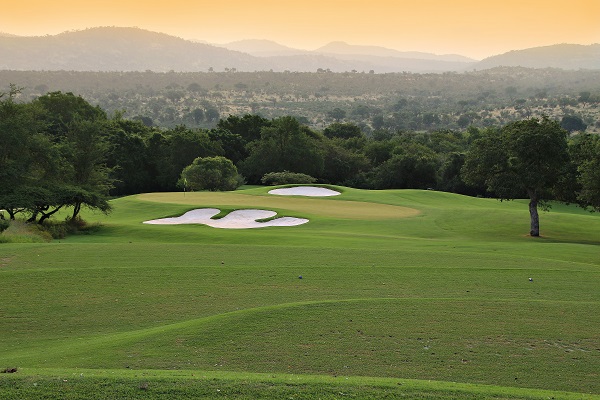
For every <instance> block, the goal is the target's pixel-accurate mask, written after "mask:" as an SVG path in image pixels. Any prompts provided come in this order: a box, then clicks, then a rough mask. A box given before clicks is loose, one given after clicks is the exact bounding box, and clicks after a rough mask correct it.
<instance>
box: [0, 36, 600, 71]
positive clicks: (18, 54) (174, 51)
mask: <svg viewBox="0 0 600 400" xmlns="http://www.w3.org/2000/svg"><path fill="white" fill-rule="evenodd" d="M223 46H227V47H228V48H224V47H218V46H215V45H209V44H206V43H201V42H199V41H189V40H184V39H181V38H178V37H175V36H170V35H166V34H163V33H157V32H151V31H147V30H143V29H138V28H117V27H101V28H90V29H86V30H82V31H71V32H64V33H61V34H58V35H54V36H50V35H46V36H36V37H25V36H14V35H9V34H0V70H32V71H36V70H38V71H39V70H46V71H55V70H67V71H145V70H151V71H155V72H167V71H177V72H195V71H208V70H210V69H211V68H212V69H213V70H214V71H223V70H232V69H235V70H237V71H249V72H252V71H268V70H273V71H286V70H287V71H298V72H316V71H317V70H330V71H332V72H350V71H356V72H367V71H371V70H373V71H375V72H377V73H387V72H417V73H425V72H446V71H459V72H460V71H465V70H468V69H473V68H477V69H486V68H492V67H496V66H503V65H504V66H509V65H522V66H524V67H533V68H547V67H556V68H566V69H578V68H594V69H600V45H592V46H578V45H557V46H550V47H546V48H536V49H529V50H521V51H515V52H510V53H506V54H503V55H499V56H495V57H490V58H487V59H485V60H483V61H481V62H479V63H477V62H475V61H474V60H472V59H469V58H467V57H463V56H459V55H435V54H431V53H419V52H401V51H397V50H392V49H386V48H384V47H377V46H354V45H349V44H347V43H344V42H333V43H330V44H328V45H326V46H324V47H321V48H319V49H317V50H315V51H306V50H298V49H293V48H290V47H287V46H283V45H281V44H278V43H276V42H272V41H268V40H243V41H239V42H233V43H229V44H226V45H223Z"/></svg>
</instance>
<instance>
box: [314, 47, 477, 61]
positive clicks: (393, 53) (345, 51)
mask: <svg viewBox="0 0 600 400" xmlns="http://www.w3.org/2000/svg"><path fill="white" fill-rule="evenodd" d="M315 53H321V54H328V55H345V56H350V55H363V56H376V57H396V58H410V59H416V60H436V61H448V62H463V63H470V62H475V61H477V60H474V59H472V58H468V57H464V56H461V55H458V54H446V55H437V54H432V53H422V52H418V51H398V50H393V49H388V48H385V47H379V46H357V45H351V44H348V43H346V42H331V43H329V44H327V45H325V46H323V47H320V48H318V49H316V50H315Z"/></svg>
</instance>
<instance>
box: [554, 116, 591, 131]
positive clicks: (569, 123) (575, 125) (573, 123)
mask: <svg viewBox="0 0 600 400" xmlns="http://www.w3.org/2000/svg"><path fill="white" fill-rule="evenodd" d="M560 126H561V127H562V128H563V129H566V130H567V131H569V132H575V131H579V132H583V131H585V129H586V128H587V125H586V124H585V122H583V120H582V119H581V118H580V117H578V116H576V115H565V116H564V117H562V119H561V120H560Z"/></svg>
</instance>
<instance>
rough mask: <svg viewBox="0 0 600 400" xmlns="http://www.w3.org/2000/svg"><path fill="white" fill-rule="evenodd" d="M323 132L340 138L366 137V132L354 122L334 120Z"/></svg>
mask: <svg viewBox="0 0 600 400" xmlns="http://www.w3.org/2000/svg"><path fill="white" fill-rule="evenodd" d="M323 134H324V135H325V136H326V137H328V138H330V139H332V138H340V139H352V138H362V137H364V136H365V135H364V133H362V131H361V130H360V127H358V126H357V125H355V124H352V123H339V122H334V123H333V124H331V125H329V126H328V127H327V128H325V129H323Z"/></svg>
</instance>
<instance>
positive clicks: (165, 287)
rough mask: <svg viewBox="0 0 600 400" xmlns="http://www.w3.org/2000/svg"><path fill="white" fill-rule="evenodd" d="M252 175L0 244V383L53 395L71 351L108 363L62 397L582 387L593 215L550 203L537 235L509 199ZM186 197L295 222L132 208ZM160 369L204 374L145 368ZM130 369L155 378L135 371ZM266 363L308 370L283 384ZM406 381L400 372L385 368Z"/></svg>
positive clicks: (596, 258)
mask: <svg viewBox="0 0 600 400" xmlns="http://www.w3.org/2000/svg"><path fill="white" fill-rule="evenodd" d="M269 189H270V188H256V187H253V188H249V189H246V190H242V191H237V192H230V193H187V194H186V195H185V197H184V196H183V193H156V194H144V195H138V196H131V197H126V198H121V199H117V200H114V201H113V207H114V212H113V214H112V215H110V216H108V217H106V216H103V215H101V214H98V215H96V214H86V215H85V219H86V220H88V221H90V222H101V223H102V227H101V228H100V229H99V230H98V231H96V232H95V233H93V234H90V235H76V236H70V237H68V238H67V239H64V240H60V241H53V242H51V243H4V244H1V245H0V281H1V282H2V290H1V291H0V304H2V307H0V317H1V320H0V331H1V332H3V334H2V335H1V336H0V362H3V363H4V366H3V365H0V367H2V368H5V367H13V366H14V367H18V368H20V371H19V372H18V373H17V374H6V375H5V374H1V375H0V386H1V387H2V390H0V393H13V394H14V393H19V391H21V393H31V397H36V396H37V395H36V393H40V390H39V387H40V386H43V387H44V388H46V389H47V390H48V393H52V392H53V390H55V391H56V390H59V389H60V387H62V386H61V385H63V384H62V383H60V380H57V378H59V377H60V376H63V375H65V374H66V375H68V374H69V373H75V371H79V370H80V369H86V371H91V372H86V376H89V375H93V374H94V373H96V372H97V371H102V370H109V371H111V373H107V374H104V375H96V376H95V377H94V378H92V377H90V379H85V380H79V379H78V380H75V381H73V380H69V385H73V386H69V387H70V388H71V389H69V393H71V394H72V396H71V397H72V398H86V396H85V395H84V394H85V393H88V394H89V393H96V392H97V391H98V387H102V388H105V390H106V391H107V393H109V392H110V393H121V394H120V395H119V396H121V397H123V396H130V397H132V398H137V397H140V398H151V397H148V396H150V393H152V396H155V395H156V396H158V394H159V393H162V394H163V395H165V396H166V393H168V392H169V391H175V392H176V393H179V395H181V396H189V397H193V396H194V395H200V394H201V393H204V392H203V391H206V390H208V391H209V392H210V393H212V394H210V395H209V394H208V393H209V392H206V393H204V394H202V395H203V396H206V397H209V398H210V397H211V396H212V397H217V396H221V395H222V394H224V393H220V394H216V393H213V392H211V391H214V389H215V388H216V387H217V386H218V387H222V388H223V390H224V391H226V390H231V391H230V392H229V393H230V394H229V396H230V397H233V396H234V394H233V393H236V395H235V397H238V398H261V397H262V398H268V397H272V398H285V397H288V396H292V395H293V394H294V393H295V394H297V395H298V397H300V398H302V397H304V398H312V397H321V398H340V397H342V396H341V395H340V394H339V393H340V392H347V393H349V394H350V396H354V397H355V398H385V397H384V396H383V394H385V396H387V397H388V398H396V397H402V396H408V397H414V398H548V397H555V398H562V397H565V398H566V397H568V396H569V395H568V394H566V393H565V392H576V393H578V394H577V395H575V397H577V396H582V394H583V393H588V394H589V393H591V394H596V395H600V376H599V372H598V371H600V330H599V329H598V327H599V326H600V290H598V289H599V287H600V217H599V216H598V215H596V214H589V213H586V212H585V211H581V210H578V209H576V208H574V207H567V206H562V205H555V206H554V208H553V210H552V211H551V212H550V213H542V214H541V231H542V235H543V237H541V238H537V239H536V238H530V237H528V236H526V233H527V232H528V224H529V221H528V212H527V206H526V203H523V202H521V201H515V202H498V201H496V200H493V199H476V198H469V197H465V196H458V195H453V194H448V193H440V192H433V191H415V190H389V191H362V190H355V189H350V188H340V189H341V190H343V193H342V195H340V196H336V197H332V198H320V199H316V198H303V197H295V196H294V197H287V196H272V195H268V194H267V191H268V190H269ZM199 207H214V208H219V209H221V210H226V211H229V210H234V209H240V208H261V209H269V210H274V211H277V212H278V214H279V215H281V216H292V217H304V218H309V219H310V222H309V223H307V224H305V225H301V226H296V227H271V228H263V229H248V230H227V229H215V228H210V227H207V226H204V225H180V226H166V225H146V224H142V222H143V221H145V220H149V219H156V218H162V217H167V216H176V215H181V214H182V213H184V212H185V211H188V210H191V209H194V208H199ZM300 276H302V279H299V277H300ZM529 278H532V279H533V281H529ZM173 370H177V371H180V370H181V371H191V372H190V374H189V376H191V374H198V375H202V374H208V375H209V376H210V377H211V378H210V380H209V381H206V380H204V381H201V382H200V383H199V382H197V381H196V379H192V378H177V379H174V377H173V376H169V375H160V373H161V372H160V371H173ZM60 371H62V372H60ZM66 371H70V372H66ZM135 371H146V372H144V374H146V373H149V372H148V371H156V374H158V376H153V377H149V378H148V380H149V384H148V388H147V389H148V390H146V388H141V389H140V386H139V385H140V384H143V383H144V382H143V379H146V378H144V377H143V376H142V373H141V372H140V373H139V374H138V376H135ZM194 371H195V372H194ZM98 373H99V372H98ZM113 373H114V374H113ZM260 373H263V374H267V375H264V376H263V375H252V374H260ZM132 374H133V375H132ZM228 374H229V375H228ZM244 374H248V375H252V376H254V378H253V379H252V380H251V382H250V383H248V382H247V381H246V380H245V379H244V378H243V376H244ZM268 374H275V375H276V376H284V375H281V374H294V376H296V377H299V379H304V378H303V377H308V376H310V377H313V378H311V379H308V380H307V381H303V383H302V385H300V386H298V385H295V384H294V385H292V386H290V384H289V382H287V381H286V380H285V379H287V378H285V379H284V378H282V380H277V379H275V380H273V379H271V378H269V376H270V375H268ZM186 376H188V375H186ZM336 376H337V377H338V378H332V377H336ZM340 377H350V378H349V380H350V381H352V382H355V383H354V384H350V383H349V382H345V381H344V380H345V379H344V380H343V379H340ZM366 377H377V378H378V379H382V380H381V381H377V380H371V381H369V380H368V379H371V378H366ZM36 379H37V380H38V381H39V382H43V384H42V383H40V385H38V386H32V382H34V381H36ZM179 379H181V380H179ZM332 379H333V380H332ZM385 379H390V381H389V382H392V384H390V385H389V386H387V385H388V384H387V383H385V384H384V382H388V381H386V380H385ZM408 379H413V380H415V381H414V382H417V383H415V385H416V386H414V388H413V389H410V390H409V388H408V387H407V386H406V385H398V384H397V383H398V382H397V380H408ZM429 380H432V381H436V382H438V383H436V386H435V388H432V387H429V386H427V384H426V383H427V382H428V381H429ZM56 382H58V383H56ZM182 382H183V383H182ZM215 382H216V383H215ZM389 382H388V383H389ZM451 382H458V383H463V384H464V385H463V386H461V389H460V390H459V391H458V392H456V391H455V388H454V389H453V386H452V385H453V384H452V383H451ZM474 384H477V385H484V386H473V385H474ZM57 385H58V386H57ZM419 385H421V386H419ZM182 387H183V389H182ZM497 387H503V388H504V389H501V390H500V391H498V390H499V389H497ZM15 388H16V389H15ZM53 388H54V389H53ZM57 388H58V389H57ZM477 388H479V389H477ZM481 388H484V389H481ZM492 388H496V389H492ZM4 389H6V390H7V391H4ZM121 389H122V390H125V392H119V390H121ZM525 389H527V390H525ZM529 389H539V390H547V391H554V392H552V393H551V394H548V393H549V392H536V391H535V390H529ZM180 390H181V391H180ZM482 390H483V391H482ZM111 391H112V392H111ZM78 393H80V394H81V393H84V394H81V395H78ZM124 393H126V394H124ZM7 396H8V395H7ZM27 396H29V395H26V396H25V397H27ZM77 396H79V397H77ZM136 396H137V397H136ZM144 396H146V397H144ZM244 396H245V397H244ZM14 397H15V396H12V397H5V398H14ZM16 397H19V396H16ZM55 397H56V398H60V396H58V395H56V396H55ZM592 397H593V396H592ZM0 398H2V394H0ZM48 398H52V397H48ZM90 398H91V397H90Z"/></svg>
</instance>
